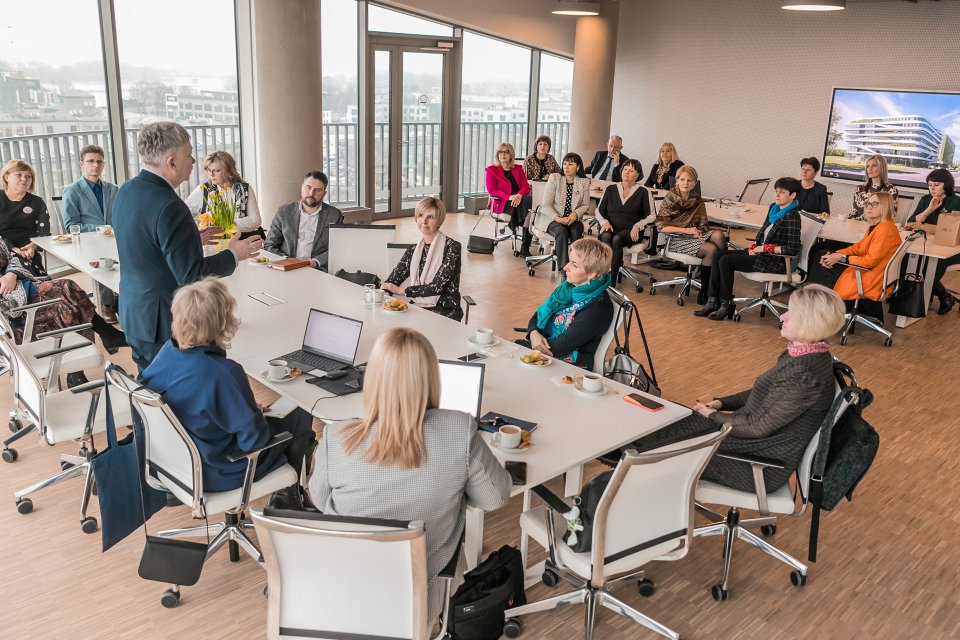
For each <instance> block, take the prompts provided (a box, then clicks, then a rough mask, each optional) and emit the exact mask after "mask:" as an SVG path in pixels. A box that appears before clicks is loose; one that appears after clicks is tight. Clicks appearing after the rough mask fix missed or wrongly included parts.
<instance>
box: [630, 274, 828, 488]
mask: <svg viewBox="0 0 960 640" xmlns="http://www.w3.org/2000/svg"><path fill="white" fill-rule="evenodd" d="M781 319H782V320H783V327H782V328H781V329H780V335H781V336H782V337H783V338H784V339H786V341H787V348H786V350H785V351H783V352H782V353H781V354H780V357H779V358H777V363H776V364H775V365H774V366H773V368H771V369H769V370H767V371H766V372H765V373H762V374H761V375H760V377H758V378H757V379H756V381H755V382H754V383H753V387H752V388H750V389H745V390H743V391H740V392H739V393H734V394H731V395H728V396H723V397H720V398H716V399H714V400H710V401H708V402H705V403H702V402H697V403H696V405H695V406H694V413H693V414H691V415H690V416H688V417H686V418H684V419H683V420H680V421H678V422H675V423H673V424H672V425H669V426H667V427H664V428H663V429H661V430H659V431H657V432H655V433H653V434H651V435H649V436H646V437H644V438H642V439H640V440H639V441H638V442H637V443H636V444H638V445H640V446H644V447H646V446H651V448H652V447H654V446H657V445H658V444H659V443H662V442H664V441H665V440H671V439H673V438H676V437H693V436H694V435H697V434H702V433H707V432H709V431H712V430H714V429H716V428H718V427H719V426H720V425H723V424H729V425H731V427H732V431H731V432H730V435H728V436H727V437H726V438H725V439H724V440H723V442H721V443H720V448H719V449H718V450H717V453H726V454H732V455H736V454H749V455H752V456H759V457H762V458H770V459H774V460H780V461H782V462H783V467H782V468H773V467H768V468H765V469H764V470H763V478H764V483H765V486H766V489H767V492H768V493H769V492H771V491H776V490H777V489H779V488H780V487H782V486H783V485H784V484H785V483H786V482H787V480H789V478H790V476H791V475H792V474H793V472H794V471H796V469H797V466H798V465H799V464H800V458H801V457H803V452H804V450H805V449H806V448H807V445H808V444H809V443H810V439H811V438H813V435H814V434H815V433H816V432H817V430H818V429H819V428H820V425H821V424H823V420H824V418H826V416H827V412H828V411H829V410H830V406H831V405H832V404H833V397H834V390H835V385H836V382H835V378H834V375H833V356H831V355H830V345H829V344H828V343H827V340H829V339H830V338H831V337H832V336H833V335H834V334H836V333H837V331H839V330H840V328H841V327H842V326H843V321H844V309H843V301H842V300H840V296H838V295H837V294H836V293H834V292H833V291H831V290H830V289H827V288H826V287H823V286H821V285H817V284H812V285H806V286H803V287H801V288H799V289H797V290H796V291H794V292H793V293H792V294H791V295H790V308H789V310H788V311H786V312H785V313H784V314H783V316H782V318H781ZM701 477H702V478H703V479H704V480H709V481H710V482H716V483H719V484H722V485H725V486H727V487H732V488H734V489H738V490H740V491H751V492H752V491H754V490H755V487H754V480H753V470H752V468H751V466H750V465H749V464H748V463H745V462H740V461H737V460H731V459H729V458H721V457H720V456H714V458H713V459H712V460H711V461H710V463H709V464H707V467H706V469H704V471H703V475H702V476H701Z"/></svg>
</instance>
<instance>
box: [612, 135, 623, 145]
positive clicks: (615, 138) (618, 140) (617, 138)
mask: <svg viewBox="0 0 960 640" xmlns="http://www.w3.org/2000/svg"><path fill="white" fill-rule="evenodd" d="M610 140H616V141H617V142H619V143H620V144H623V138H621V137H620V136H615V135H614V136H610Z"/></svg>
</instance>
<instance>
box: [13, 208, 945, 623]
mask: <svg viewBox="0 0 960 640" xmlns="http://www.w3.org/2000/svg"><path fill="white" fill-rule="evenodd" d="M475 220H476V218H474V217H473V216H461V215H451V216H449V217H448V220H447V223H446V225H445V230H446V231H447V232H448V233H449V234H450V235H452V236H454V237H456V238H457V239H459V240H461V242H463V243H464V245H466V237H467V235H468V234H469V232H470V227H471V226H472V225H473V222H474V221H475ZM489 227H490V222H489V221H485V222H484V223H483V226H482V227H481V230H483V229H486V230H487V231H489ZM399 229H400V237H401V240H403V241H414V240H416V238H417V232H416V228H415V227H414V225H413V224H412V222H411V221H409V220H404V221H402V222H401V223H400V225H399ZM488 235H489V234H488ZM952 275H954V277H956V276H955V274H952ZM664 276H666V274H664ZM79 281H80V282H81V283H82V284H84V285H85V286H89V284H90V283H89V281H84V280H83V279H80V280H79ZM556 282H557V279H556V277H553V278H551V276H550V275H549V272H548V271H547V270H546V269H543V268H542V269H541V270H540V272H539V273H538V274H537V275H536V277H532V278H531V277H528V276H527V274H526V270H525V269H524V268H523V265H522V263H521V262H520V261H519V259H517V258H514V257H513V256H512V255H511V254H510V251H509V250H508V248H507V247H506V246H501V247H500V248H498V249H497V251H496V254H495V255H493V256H478V255H473V254H467V253H464V263H463V280H462V286H461V290H462V291H463V293H466V294H469V295H471V296H473V297H474V298H475V299H476V300H477V302H478V306H477V307H476V308H474V310H473V311H472V313H471V324H473V325H475V326H490V327H492V328H493V329H495V330H496V332H497V333H498V334H499V335H501V336H511V335H512V328H513V327H515V326H523V325H525V324H526V322H527V319H528V318H529V317H530V314H531V312H532V311H533V309H534V308H535V307H536V306H537V305H538V304H539V303H540V302H541V301H542V300H543V299H544V297H545V296H546V295H547V294H548V293H549V292H550V291H551V290H552V288H553V287H554V286H555V285H556ZM624 290H626V291H627V292H628V294H629V295H630V296H631V297H632V298H634V299H635V300H636V301H637V303H638V305H639V309H640V313H641V316H642V318H643V321H644V326H645V328H646V331H647V336H648V338H649V340H650V344H651V349H652V351H653V357H654V362H655V364H656V372H657V377H658V378H659V380H660V384H661V387H662V388H663V393H664V396H665V397H667V398H669V399H671V400H675V401H677V402H681V403H687V404H691V403H693V401H694V400H695V399H696V398H698V397H702V396H705V395H712V394H721V393H728V392H733V391H738V390H740V389H743V388H746V387H748V386H749V385H750V384H751V383H752V381H753V380H754V378H755V377H756V376H757V375H758V374H759V373H761V372H763V371H764V370H766V369H767V368H768V367H769V366H771V365H772V364H773V363H774V361H775V360H776V358H777V356H778V355H779V353H780V352H781V350H782V349H783V341H782V339H781V338H780V337H779V334H778V331H777V324H776V322H775V321H774V320H773V319H771V318H769V317H767V318H760V317H758V316H757V315H756V313H753V314H748V315H747V316H746V317H744V319H743V321H742V322H741V323H739V324H735V323H733V322H730V321H726V322H719V323H718V322H711V321H708V320H704V319H700V318H695V317H693V315H692V311H693V309H695V308H696V305H694V304H693V300H692V299H691V300H690V301H689V303H688V304H687V305H686V306H684V307H683V308H678V307H677V305H676V302H675V298H674V296H673V295H671V291H670V290H667V289H661V290H660V291H658V293H657V295H656V296H649V295H647V294H646V293H643V294H635V293H634V292H633V291H632V288H630V287H626V286H625V287H624ZM958 330H960V314H958V313H957V312H956V311H954V312H953V313H952V314H950V315H949V316H947V317H939V316H936V315H935V314H934V315H933V316H932V317H929V318H927V319H926V320H923V321H922V322H920V323H919V324H917V325H915V326H913V327H910V328H908V329H900V330H896V331H895V333H894V340H895V344H894V346H893V347H892V348H883V347H882V346H881V340H880V339H879V338H878V336H876V335H870V334H868V333H866V332H863V333H862V334H861V333H858V334H857V335H855V336H853V337H852V338H851V339H850V341H849V343H848V345H847V346H845V347H839V346H837V347H835V348H834V354H836V355H838V356H839V357H840V358H841V359H843V360H844V361H845V362H847V363H848V364H850V365H851V366H852V367H853V368H854V370H855V371H856V374H857V377H858V378H859V380H860V382H861V384H862V385H863V386H866V387H868V388H870V389H871V390H872V391H873V392H874V394H875V395H876V401H875V402H874V404H873V405H872V406H871V407H870V408H869V409H868V410H867V412H866V417H867V418H868V420H869V421H870V422H871V423H872V424H873V425H874V426H875V427H876V429H877V430H878V431H879V432H880V436H881V448H880V454H879V457H878V459H877V461H876V463H875V464H874V467H873V470H872V472H871V474H870V475H869V476H868V477H867V479H866V480H865V482H864V483H863V485H862V487H861V488H860V489H859V490H858V492H857V494H856V496H855V499H854V501H853V502H852V503H850V504H843V505H841V506H840V507H838V509H837V510H836V511H834V512H833V513H830V514H827V515H826V517H825V518H824V522H823V526H822V532H821V536H822V537H821V550H820V561H819V562H818V563H817V564H816V565H814V566H813V567H812V568H811V570H810V581H809V583H808V584H807V586H806V587H805V588H803V589H801V590H798V589H795V588H793V587H792V586H791V585H790V582H789V577H788V575H789V571H788V569H787V568H786V567H785V566H784V565H781V564H780V563H778V562H776V561H774V560H773V559H772V558H769V557H767V556H765V555H764V554H761V553H760V552H758V551H757V550H755V549H752V548H745V547H744V546H743V545H742V544H740V545H738V546H737V547H736V548H735V552H734V571H733V583H732V587H731V592H730V594H731V595H730V600H728V601H727V602H724V603H720V604H718V603H715V602H714V601H713V600H712V599H711V597H710V594H709V592H708V589H709V587H710V585H711V584H713V583H714V582H715V581H716V580H717V578H718V576H719V572H720V561H721V558H720V539H719V538H711V539H706V540H699V541H697V542H696V543H695V544H694V546H693V548H692V550H691V553H690V555H688V556H687V557H686V558H685V559H683V560H681V561H679V562H674V563H654V564H652V565H651V566H650V567H649V571H648V576H649V577H651V578H652V579H653V580H654V581H655V582H656V585H657V592H656V594H655V595H654V596H653V597H651V598H647V599H644V598H641V597H640V596H639V595H638V594H637V593H636V591H635V590H634V589H633V588H631V586H630V585H623V586H622V587H620V588H619V590H618V591H617V593H618V595H620V596H621V597H623V598H624V599H625V600H626V601H627V602H628V603H630V604H631V605H633V606H635V607H637V608H639V609H640V610H641V611H644V612H645V613H647V614H649V615H651V616H653V617H654V618H656V619H658V620H659V621H661V622H662V623H664V624H666V625H668V626H670V627H672V628H674V629H676V630H677V631H678V632H680V634H681V635H682V636H684V637H688V638H751V639H752V638H791V639H792V638H807V637H821V638H884V639H887V638H910V639H921V638H922V639H926V638H956V637H960V591H958V589H957V587H958V583H960V580H958V576H960V550H958V549H960V535H958V530H960V526H958V525H960V515H958V513H960V510H958V509H957V508H956V503H957V498H958V496H960V473H958V466H960V465H958V462H957V460H958V457H960V419H958V417H957V409H956V406H957V402H956V401H955V398H956V397H957V395H958V394H957V390H958V385H957V379H958V377H960V341H958V340H957V335H958ZM637 346H638V347H639V343H637ZM124 352H125V353H124ZM124 352H122V353H121V354H120V355H121V356H122V357H119V358H118V360H117V361H118V362H120V363H121V364H124V363H129V362H130V360H129V352H128V351H126V350H124ZM254 387H255V389H256V390H257V394H258V397H259V398H261V399H270V397H271V392H269V391H267V390H266V389H265V388H263V387H260V386H259V385H256V384H254ZM11 396H12V393H11V388H10V379H9V378H8V377H4V378H3V379H2V380H0V411H3V412H6V411H8V410H9V409H10V408H11V404H12V398H11ZM534 400H535V399H534ZM544 428H546V429H549V425H544ZM590 428H591V427H590V425H584V429H585V430H588V429H590ZM18 448H19V450H20V460H19V461H17V462H16V463H14V464H3V465H0V496H6V497H4V498H2V499H0V549H2V551H3V556H2V558H3V560H2V570H0V602H2V603H3V606H2V607H0V637H2V638H11V639H13V638H43V639H47V638H51V639H52V638H62V637H67V638H78V639H83V640H86V639H94V638H111V639H116V638H124V639H126V638H137V639H146V638H149V639H153V638H183V639H188V638H205V639H208V640H214V639H217V638H231V639H236V638H262V637H264V635H265V634H264V626H265V622H266V600H265V598H264V597H263V596H262V594H261V591H262V588H263V585H264V584H265V581H266V577H265V573H264V572H263V571H262V570H261V569H260V568H258V567H257V566H256V565H255V564H254V563H253V562H251V561H249V560H242V561H241V562H240V563H238V564H235V565H231V564H230V563H229V561H228V560H227V556H226V554H225V553H219V554H217V556H216V557H215V558H214V559H213V560H212V561H211V562H210V563H209V564H208V565H207V567H206V568H205V569H204V572H203V577H202V578H201V580H200V582H199V583H198V584H197V585H196V586H194V587H192V588H186V589H184V591H183V599H182V601H181V604H180V606H179V607H178V608H177V609H173V610H167V609H163V608H162V607H161V606H160V602H159V597H160V593H161V592H162V591H163V588H164V587H163V586H162V585H160V584H156V583H150V582H146V581H143V580H141V579H140V578H138V576H137V565H138V562H139V559H140V553H141V550H142V547H143V537H142V535H133V536H130V537H129V538H128V539H127V540H126V541H124V542H123V543H121V544H120V545H118V546H117V547H115V548H113V549H111V550H110V551H109V552H107V553H105V554H102V553H101V552H100V537H99V534H97V535H85V534H83V533H81V531H80V527H79V516H78V509H79V497H80V488H81V487H80V482H79V481H72V482H67V483H63V484H61V485H59V486H56V487H53V488H50V489H47V490H44V491H42V492H39V493H36V494H34V496H32V497H33V501H34V505H35V510H34V512H33V513H31V514H29V515H26V516H23V515H19V514H18V513H17V512H16V510H15V507H14V501H13V498H12V493H13V491H14V490H15V489H18V488H20V487H23V486H26V485H27V484H29V483H31V482H33V481H35V480H37V479H39V478H42V477H45V476H47V475H51V474H52V473H53V472H54V471H55V470H56V469H57V468H58V467H57V462H56V456H57V454H59V453H60V452H69V451H71V450H72V449H73V447H72V446H66V445H63V446H58V447H55V448H53V449H51V448H49V447H46V446H41V445H40V444H39V443H38V442H37V441H36V439H35V438H33V437H28V438H26V439H25V440H23V441H21V442H20V443H19V445H18ZM598 469H599V467H596V468H592V469H590V470H589V472H590V474H592V473H594V472H596V471H597V470H598ZM588 475H589V474H588ZM95 504H96V503H95V501H94V506H93V507H92V511H91V513H92V514H94V515H96V514H97V510H96V506H95ZM519 509H520V505H519V498H516V499H514V500H513V501H511V503H510V504H509V505H508V506H507V507H505V508H504V509H502V510H500V511H499V512H497V513H494V514H492V515H491V516H490V517H489V519H488V521H487V522H488V526H487V536H486V540H485V545H484V546H485V550H486V551H489V550H492V549H494V548H497V547H499V546H500V545H502V544H504V543H515V542H516V540H517V535H518V531H519V529H518V526H517V516H518V513H519ZM187 524H190V518H189V513H188V511H187V509H186V508H184V507H179V508H175V509H165V510H164V511H162V512H161V513H160V514H158V515H157V516H156V517H154V518H153V520H152V521H151V522H150V527H151V530H153V531H155V530H156V529H157V528H158V527H162V528H170V527H174V526H184V525H187ZM808 524H809V520H808V518H807V517H804V518H800V519H788V520H783V521H781V522H780V524H779V531H778V533H777V535H776V543H777V544H778V545H780V546H781V547H782V548H783V549H784V550H785V551H787V552H788V553H792V554H794V555H796V556H798V557H801V558H802V557H804V556H805V553H806V536H807V531H808ZM357 561H358V562H362V561H363V560H362V559H360V558H358V559H357ZM322 578H323V577H322V576H318V579H322ZM558 589H559V588H558ZM558 589H547V588H546V587H544V586H542V585H539V586H537V587H536V588H533V589H531V590H529V591H528V598H531V599H535V598H539V597H544V596H546V595H548V594H551V593H558V592H559V590H558ZM318 604H322V603H318ZM582 620H583V608H582V607H576V606H574V607H569V608H567V609H564V610H560V611H555V612H550V613H540V614H534V615H531V616H527V617H526V619H525V620H524V633H523V637H524V638H577V637H580V636H582V625H583V622H582ZM597 637H598V638H653V637H658V636H656V635H655V634H654V633H653V632H650V631H647V630H646V629H644V628H642V627H639V626H637V625H635V624H633V623H631V622H629V621H627V620H626V619H624V618H619V617H617V616H615V615H614V614H612V613H611V612H609V611H606V610H601V612H600V614H599V622H598V626H597Z"/></svg>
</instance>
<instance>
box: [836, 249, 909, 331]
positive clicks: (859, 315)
mask: <svg viewBox="0 0 960 640" xmlns="http://www.w3.org/2000/svg"><path fill="white" fill-rule="evenodd" d="M918 238H920V234H919V233H911V234H910V235H908V236H907V237H906V238H904V239H903V240H902V241H901V242H900V246H899V247H897V250H896V251H894V252H893V255H892V256H891V257H890V261H889V262H887V266H886V267H885V268H884V269H883V284H882V285H881V286H882V287H883V288H882V289H881V290H880V297H879V298H878V299H877V303H883V302H885V301H886V300H887V298H889V297H890V296H891V295H893V294H894V292H896V290H897V288H898V286H899V284H900V265H901V264H902V263H903V259H904V257H906V255H907V252H908V251H909V250H910V246H911V245H912V244H913V243H914V242H916V241H917V239H918ZM847 268H848V269H853V271H854V275H855V276H856V278H857V299H856V300H855V301H854V303H853V309H852V310H851V311H850V313H848V314H846V320H847V322H846V324H845V325H844V326H843V331H842V332H841V333H840V344H847V336H848V335H850V334H851V333H853V332H854V329H855V327H856V325H858V324H862V325H863V326H865V327H867V328H868V329H873V330H874V331H876V332H877V333H880V334H883V336H884V339H883V346H885V347H889V346H891V345H892V344H893V334H892V333H891V332H890V330H889V329H885V328H884V326H883V320H882V319H880V318H875V317H873V316H869V315H866V314H865V313H863V312H862V311H861V310H860V304H861V303H862V302H863V301H864V300H867V298H866V297H864V295H863V278H862V277H861V275H860V274H861V273H862V272H864V271H870V269H867V268H866V267H859V266H857V265H855V264H848V265H847Z"/></svg>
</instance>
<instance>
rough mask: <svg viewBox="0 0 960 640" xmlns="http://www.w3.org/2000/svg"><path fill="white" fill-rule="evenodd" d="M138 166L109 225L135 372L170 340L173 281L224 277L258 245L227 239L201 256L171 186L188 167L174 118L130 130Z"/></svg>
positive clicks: (185, 136)
mask: <svg viewBox="0 0 960 640" xmlns="http://www.w3.org/2000/svg"><path fill="white" fill-rule="evenodd" d="M137 150H138V151H139V154H140V161H141V162H142V163H143V166H144V168H143V170H142V171H140V174H139V175H138V176H137V177H135V178H133V179H132V180H128V181H127V182H125V183H124V184H123V186H122V187H120V192H119V193H118V194H117V199H116V202H114V207H113V226H114V231H115V232H116V234H117V250H118V251H119V254H120V264H121V265H122V266H121V269H122V270H123V295H122V296H121V297H120V324H121V326H122V327H123V331H124V332H125V333H126V335H127V343H128V344H129V345H130V347H131V348H132V349H133V361H134V362H135V363H136V365H137V368H138V369H139V370H140V372H143V370H144V369H146V367H147V365H148V364H150V362H152V361H153V359H154V357H156V355H157V353H158V352H159V351H160V348H161V347H162V346H163V345H164V343H165V342H166V341H167V340H169V339H170V324H171V321H172V316H171V313H170V305H171V302H172V301H173V294H174V291H176V289H177V287H180V286H182V285H185V284H189V283H191V282H194V281H196V280H199V279H200V278H203V277H205V276H211V275H214V276H228V275H230V274H231V273H233V271H234V269H236V268H237V264H238V263H239V262H240V261H241V260H246V259H247V258H249V257H251V256H254V255H256V254H257V252H258V251H259V250H260V249H261V248H262V246H263V241H262V240H261V239H260V237H259V236H253V237H250V238H248V239H246V240H234V241H232V242H231V243H230V249H229V250H227V251H221V252H220V253H218V254H216V255H212V256H209V257H204V256H203V244H204V242H206V241H208V240H211V239H212V237H213V235H215V234H216V233H218V232H220V231H222V229H216V228H211V229H207V230H205V231H204V235H203V237H201V234H200V232H199V231H198V230H197V225H196V224H195V223H194V222H193V216H192V215H191V214H190V209H189V207H187V205H186V203H185V202H184V201H183V200H181V199H180V196H178V195H177V192H176V191H175V189H176V188H177V187H178V186H180V184H181V183H182V182H183V181H185V180H186V179H187V178H188V177H189V176H190V172H191V171H192V170H193V165H194V159H193V145H191V144H190V134H189V133H187V130H186V129H184V128H183V127H181V126H180V125H179V124H176V123H174V122H153V123H150V124H147V125H144V127H143V128H142V129H140V132H139V133H138V134H137Z"/></svg>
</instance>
